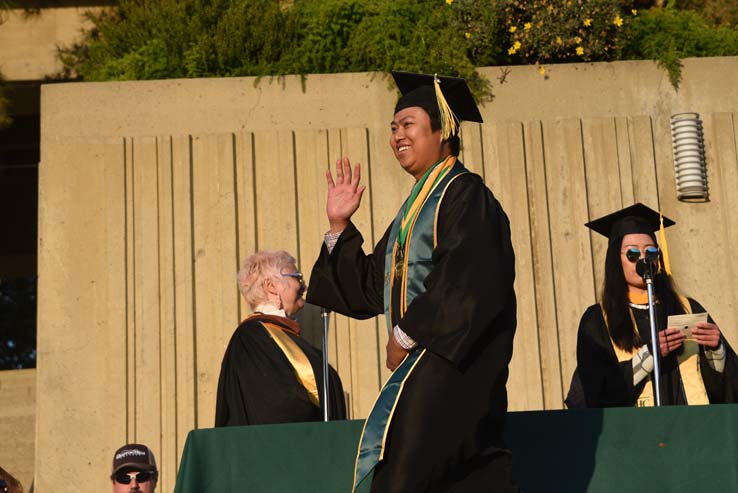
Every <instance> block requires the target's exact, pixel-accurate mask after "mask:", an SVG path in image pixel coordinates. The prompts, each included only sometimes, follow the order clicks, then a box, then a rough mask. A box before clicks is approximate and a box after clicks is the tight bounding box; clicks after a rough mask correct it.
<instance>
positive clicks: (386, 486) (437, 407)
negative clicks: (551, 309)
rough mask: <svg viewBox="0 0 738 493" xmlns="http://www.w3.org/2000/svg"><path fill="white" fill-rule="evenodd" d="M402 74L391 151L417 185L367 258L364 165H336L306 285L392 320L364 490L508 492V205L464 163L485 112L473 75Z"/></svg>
mask: <svg viewBox="0 0 738 493" xmlns="http://www.w3.org/2000/svg"><path fill="white" fill-rule="evenodd" d="M393 76H394V78H395V81H396V82H397V85H398V87H399V88H400V91H401V92H402V94H403V96H402V97H401V98H400V100H399V101H398V103H397V105H396V107H395V112H394V118H393V120H392V123H391V137H390V146H391V147H392V150H393V151H394V154H395V157H396V158H397V160H398V161H399V163H400V166H402V167H403V168H404V169H405V171H407V172H408V173H410V174H411V175H412V176H413V177H414V178H415V181H416V183H415V185H414V187H413V188H412V190H411V191H410V194H409V197H408V199H407V200H406V201H405V203H404V204H403V205H402V206H401V207H400V210H399V212H398V214H397V217H396V219H395V220H394V221H393V222H392V224H390V225H389V227H388V228H387V230H386V232H385V233H384V235H383V236H382V239H381V240H380V241H379V242H378V243H377V245H376V246H375V248H374V251H373V253H371V254H369V255H365V254H364V252H363V250H362V243H363V241H364V240H363V238H362V235H361V233H360V232H359V231H358V230H357V229H356V227H355V226H354V225H353V223H351V221H350V218H351V216H352V214H353V213H354V212H355V211H356V210H357V209H358V207H359V203H360V199H361V194H362V192H363V191H364V188H365V187H364V186H363V185H361V184H360V167H359V165H358V164H357V165H356V166H355V168H354V170H353V172H352V169H351V165H350V162H349V160H348V158H344V159H343V160H338V162H337V163H336V180H335V182H334V180H333V177H332V175H331V173H330V171H329V172H327V181H328V204H327V214H328V220H329V224H330V231H329V232H328V233H326V235H325V238H324V245H323V247H322V250H321V253H320V257H319V258H318V260H317V262H316V263H315V266H314V267H313V271H312V276H311V287H310V290H309V292H308V301H309V302H311V303H313V304H317V305H320V306H324V307H328V308H330V309H332V310H335V311H337V312H339V313H342V314H345V315H348V316H350V317H354V318H360V319H364V318H369V317H373V316H375V315H378V314H381V313H384V314H385V318H386V320H387V328H388V330H389V333H390V337H389V341H388V343H387V366H388V368H390V369H391V370H393V373H392V376H391V377H390V379H389V380H388V382H387V383H386V384H385V386H384V387H383V389H382V391H381V392H380V395H379V397H378V398H377V402H376V403H375V406H374V408H373V409H372V411H371V413H370V415H369V417H368V419H367V422H366V424H365V428H364V431H363V434H362V439H361V442H360V445H359V452H358V456H357V463H356V474H355V481H354V488H356V486H357V485H358V484H359V483H361V481H362V480H363V479H364V478H365V477H366V476H368V474H369V473H370V472H371V471H372V469H374V478H373V481H372V491H373V492H375V493H378V492H382V493H393V492H398V493H399V492H403V493H406V492H411V491H412V492H416V493H420V492H430V491H443V492H447V491H449V492H457V491H458V492H471V491H474V492H477V491H501V492H504V491H509V490H510V485H511V477H510V476H511V456H510V452H509V451H508V450H506V449H505V446H504V443H503V438H502V432H503V425H504V421H505V414H506V411H507V393H506V389H505V383H506V381H507V376H508V363H509V361H510V358H511V356H512V349H513V335H514V333H515V325H516V314H515V310H516V304H515V293H514V291H513V281H514V277H515V271H514V264H515V258H514V254H513V249H512V244H511V241H510V227H509V223H508V219H507V216H506V215H505V212H504V211H503V210H502V207H501V206H500V204H499V203H498V202H497V200H496V199H495V198H494V196H493V195H492V193H491V192H490V190H489V189H488V188H487V187H486V186H485V185H484V183H483V181H482V179H481V178H480V177H479V176H477V175H475V174H472V173H469V172H468V171H467V170H466V169H465V168H464V166H463V165H462V163H461V162H460V161H459V160H458V159H457V155H458V153H459V146H460V142H459V139H458V124H459V121H460V120H471V121H476V122H481V121H482V118H481V115H480V114H479V110H478V108H477V107H476V105H475V104H474V101H473V99H472V96H471V93H470V91H469V89H468V87H467V85H466V83H465V81H464V80H463V79H458V78H450V77H434V76H430V75H422V74H410V73H406V72H393ZM375 466H376V468H375Z"/></svg>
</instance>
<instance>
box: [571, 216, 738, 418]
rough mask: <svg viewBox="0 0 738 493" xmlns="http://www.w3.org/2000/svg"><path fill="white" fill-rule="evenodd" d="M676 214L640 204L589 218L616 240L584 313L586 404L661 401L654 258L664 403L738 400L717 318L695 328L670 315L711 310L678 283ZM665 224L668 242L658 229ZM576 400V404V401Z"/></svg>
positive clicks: (735, 369)
mask: <svg viewBox="0 0 738 493" xmlns="http://www.w3.org/2000/svg"><path fill="white" fill-rule="evenodd" d="M674 224H675V223H674V221H672V220H671V219H669V218H667V217H662V216H661V215H660V214H659V213H658V212H656V211H654V210H653V209H651V208H649V207H647V206H645V205H643V204H641V203H637V204H634V205H631V206H629V207H626V208H624V209H621V210H619V211H616V212H613V213H611V214H608V215H606V216H604V217H601V218H599V219H595V220H593V221H590V222H588V223H587V224H586V225H585V226H587V227H588V228H590V229H592V230H593V231H595V232H597V233H599V234H600V235H602V236H604V237H606V238H607V239H608V248H607V253H606V258H605V280H604V286H603V290H602V295H601V299H600V302H599V303H597V304H595V305H592V306H590V307H589V308H588V309H587V310H586V311H585V313H584V315H583V316H582V319H581V322H580V324H579V332H578V336H577V371H576V374H575V375H576V376H575V378H574V382H573V385H572V388H573V389H575V388H576V384H575V381H576V378H577V377H578V378H579V379H580V381H581V392H582V393H583V399H581V398H577V397H576V393H577V392H576V391H574V392H570V394H569V397H567V402H568V403H569V402H576V401H579V402H581V401H583V402H582V404H583V405H584V407H617V406H653V405H654V402H655V397H654V395H655V394H654V389H653V385H652V380H651V376H652V373H653V368H654V362H653V356H652V355H651V349H650V348H651V345H650V344H651V331H650V322H649V313H648V312H649V310H648V294H647V292H646V283H645V281H644V279H643V278H642V277H641V275H640V274H639V272H638V271H637V264H639V263H640V264H642V267H644V266H646V265H647V262H649V261H648V260H647V259H648V258H649V255H650V258H652V259H653V260H652V261H651V262H652V263H653V264H654V265H653V267H654V268H655V269H657V270H658V271H657V273H656V274H655V275H654V290H655V298H656V304H655V314H656V328H657V330H658V339H659V352H660V355H661V364H660V368H661V372H660V375H661V378H660V381H661V384H660V387H661V391H660V396H661V404H662V405H674V404H689V405H693V404H708V403H722V402H735V401H736V399H737V398H738V361H737V360H736V355H735V353H734V352H733V350H732V349H731V347H730V345H729V344H728V342H727V341H726V340H725V338H724V337H723V335H722V334H721V332H720V329H719V328H718V326H717V325H716V324H715V323H714V321H713V320H712V318H709V317H708V319H707V321H705V322H697V323H696V325H695V326H694V327H693V328H692V329H691V332H686V331H684V330H680V328H678V327H667V321H668V316H669V315H679V314H688V313H704V312H706V310H705V309H704V308H703V307H702V305H700V304H699V303H698V302H697V301H695V300H693V299H691V298H687V297H685V296H682V295H681V294H679V293H678V292H677V291H676V289H675V287H674V284H673V281H672V277H671V268H670V266H669V258H668V248H667V247H666V236H665V233H664V229H665V228H667V227H670V226H672V225H674ZM657 230H659V231H660V236H661V248H659V244H658V242H657V241H656V235H655V233H654V232H655V231H657ZM570 407H571V406H570Z"/></svg>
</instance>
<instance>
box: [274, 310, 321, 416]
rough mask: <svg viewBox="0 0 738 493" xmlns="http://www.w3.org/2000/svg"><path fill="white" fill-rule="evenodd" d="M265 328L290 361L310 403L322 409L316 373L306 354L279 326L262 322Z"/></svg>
mask: <svg viewBox="0 0 738 493" xmlns="http://www.w3.org/2000/svg"><path fill="white" fill-rule="evenodd" d="M261 324H262V325H263V326H264V328H265V329H266V330H267V332H269V334H270V335H271V336H272V339H273V340H274V342H275V343H276V344H277V346H279V349H281V350H282V352H283V353H284V355H285V356H286V357H287V359H288V360H289V362H290V364H291V365H292V367H293V368H294V369H295V375H296V376H297V380H298V381H299V382H300V384H301V385H302V386H303V387H305V390H307V392H308V398H309V399H310V402H312V403H313V404H315V405H316V406H318V407H320V397H319V395H318V384H317V382H316V381H315V373H314V372H313V365H311V364H310V361H309V360H308V359H307V356H305V353H304V352H303V351H302V349H300V346H298V345H297V344H296V343H295V341H293V340H292V339H291V338H290V336H289V335H288V334H286V333H285V332H284V330H282V329H281V328H279V326H278V325H275V324H271V323H269V322H261Z"/></svg>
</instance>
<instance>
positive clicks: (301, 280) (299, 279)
mask: <svg viewBox="0 0 738 493" xmlns="http://www.w3.org/2000/svg"><path fill="white" fill-rule="evenodd" d="M282 276H284V277H293V278H295V279H297V282H299V283H300V286H301V287H303V288H304V287H305V279H304V278H303V277H302V272H290V273H289V274H282Z"/></svg>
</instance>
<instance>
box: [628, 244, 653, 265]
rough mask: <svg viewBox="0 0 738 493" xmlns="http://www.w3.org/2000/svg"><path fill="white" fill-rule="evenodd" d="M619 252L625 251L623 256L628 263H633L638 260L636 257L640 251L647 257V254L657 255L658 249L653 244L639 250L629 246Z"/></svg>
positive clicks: (639, 255)
mask: <svg viewBox="0 0 738 493" xmlns="http://www.w3.org/2000/svg"><path fill="white" fill-rule="evenodd" d="M620 253H625V258H627V259H628V261H629V262H630V263H632V264H635V263H636V262H638V259H639V258H641V253H642V254H643V256H644V257H648V256H649V255H657V254H658V253H659V249H658V248H656V247H654V246H649V247H646V248H645V249H644V250H643V252H641V250H639V249H638V248H636V247H630V248H628V249H627V250H625V251H624V252H620Z"/></svg>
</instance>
